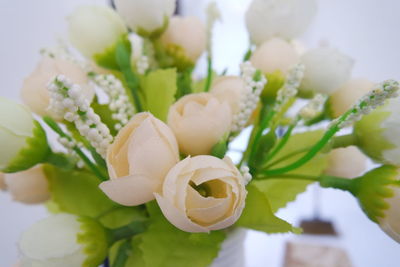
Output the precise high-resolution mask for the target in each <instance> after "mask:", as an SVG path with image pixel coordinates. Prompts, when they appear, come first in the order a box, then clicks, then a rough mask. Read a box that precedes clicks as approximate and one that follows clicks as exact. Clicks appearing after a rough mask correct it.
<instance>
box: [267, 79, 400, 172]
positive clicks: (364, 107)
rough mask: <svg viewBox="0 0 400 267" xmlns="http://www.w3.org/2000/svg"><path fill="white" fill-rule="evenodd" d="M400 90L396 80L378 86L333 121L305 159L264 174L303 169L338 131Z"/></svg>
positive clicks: (396, 94)
mask: <svg viewBox="0 0 400 267" xmlns="http://www.w3.org/2000/svg"><path fill="white" fill-rule="evenodd" d="M399 89H400V87H399V83H398V82H397V81H394V80H387V81H384V82H382V83H380V84H378V85H376V87H375V88H374V89H373V90H372V91H371V92H369V93H368V94H366V95H365V96H364V97H362V98H361V99H360V100H359V101H358V102H357V103H356V104H355V105H354V106H353V107H352V108H351V109H350V110H348V111H347V112H345V113H344V114H343V115H342V116H340V117H339V118H337V119H335V120H333V121H332V122H331V123H330V125H329V127H328V130H327V131H326V132H325V134H324V135H323V136H322V138H321V139H320V140H319V141H318V142H317V143H316V144H315V145H314V146H313V147H311V148H310V149H309V150H308V152H307V153H306V154H305V155H304V156H303V157H301V158H300V159H298V160H297V161H295V162H293V163H292V164H289V165H288V166H286V167H282V168H277V169H273V170H264V171H263V172H262V173H263V174H264V175H266V176H271V175H277V174H282V173H286V172H289V171H292V170H294V169H297V168H299V167H301V166H302V165H304V164H305V163H307V162H308V161H309V160H311V159H312V158H313V157H314V156H315V155H316V154H317V153H318V152H319V151H320V150H321V149H323V148H324V146H325V145H326V144H327V143H328V142H329V141H330V140H331V138H332V137H333V136H334V135H335V134H336V133H337V132H338V131H340V130H341V129H342V128H344V127H346V126H348V125H351V124H352V123H354V122H356V121H357V120H359V119H360V118H361V117H362V116H363V115H366V114H368V113H370V112H371V111H372V110H373V109H374V108H377V107H379V106H382V105H383V104H384V103H385V102H386V100H387V99H389V98H393V97H397V96H398V91H399Z"/></svg>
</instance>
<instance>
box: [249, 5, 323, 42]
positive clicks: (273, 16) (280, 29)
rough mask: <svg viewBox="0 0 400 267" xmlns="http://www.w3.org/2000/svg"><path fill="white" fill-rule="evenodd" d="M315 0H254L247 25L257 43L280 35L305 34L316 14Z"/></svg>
mask: <svg viewBox="0 0 400 267" xmlns="http://www.w3.org/2000/svg"><path fill="white" fill-rule="evenodd" d="M316 9H317V4H316V1H315V0H253V1H252V2H251V4H250V6H249V8H248V10H247V12H246V26H247V29H248V31H249V33H250V37H251V39H252V41H253V42H255V43H256V44H261V43H263V42H265V41H266V40H268V39H270V38H272V37H274V36H278V37H281V38H285V39H292V38H295V37H298V36H299V35H301V34H303V33H304V32H305V31H306V30H307V28H308V26H309V25H310V23H311V20H312V19H313V17H314V15H315V14H316Z"/></svg>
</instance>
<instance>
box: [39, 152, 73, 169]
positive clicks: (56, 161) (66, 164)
mask: <svg viewBox="0 0 400 267" xmlns="http://www.w3.org/2000/svg"><path fill="white" fill-rule="evenodd" d="M46 162H47V163H50V164H52V165H54V166H56V167H59V168H64V169H71V168H73V166H74V165H75V162H74V160H73V159H71V157H69V156H68V155H67V154H64V153H54V152H50V153H49V155H48V157H47V158H46Z"/></svg>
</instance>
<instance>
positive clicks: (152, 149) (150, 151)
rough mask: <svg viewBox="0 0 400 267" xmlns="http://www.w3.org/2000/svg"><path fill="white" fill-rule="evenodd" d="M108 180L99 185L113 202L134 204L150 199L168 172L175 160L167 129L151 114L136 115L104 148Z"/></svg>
mask: <svg viewBox="0 0 400 267" xmlns="http://www.w3.org/2000/svg"><path fill="white" fill-rule="evenodd" d="M106 160H107V166H108V172H109V175H110V180H109V181H106V182H103V183H101V184H100V188H101V189H102V190H103V191H104V193H105V194H106V195H107V196H108V197H109V198H111V199H112V200H113V201H115V202H117V203H119V204H122V205H126V206H135V205H139V204H143V203H146V202H148V201H150V200H152V199H154V195H153V192H157V191H159V190H160V188H161V185H162V183H163V181H164V178H165V175H166V174H167V173H168V171H169V170H170V169H171V168H172V166H174V165H175V164H176V163H177V162H178V161H179V151H178V145H177V142H176V139H175V137H174V134H173V133H172V131H171V129H170V128H169V127H168V126H167V125H166V124H165V123H163V122H162V121H160V120H159V119H157V118H155V117H154V116H153V115H152V114H150V113H147V112H143V113H138V114H136V115H135V116H134V117H133V118H132V119H131V120H130V121H129V123H128V124H127V125H126V126H125V127H124V128H122V129H121V130H120V131H119V133H118V135H117V136H116V138H115V140H114V142H113V143H112V144H111V146H110V147H109V148H108V151H107V159H106Z"/></svg>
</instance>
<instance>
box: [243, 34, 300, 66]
mask: <svg viewBox="0 0 400 267" xmlns="http://www.w3.org/2000/svg"><path fill="white" fill-rule="evenodd" d="M250 61H251V63H252V64H253V66H254V67H255V68H257V69H260V70H261V71H263V72H264V73H274V72H275V71H280V72H282V73H283V74H286V73H287V71H288V70H289V69H290V68H291V67H293V66H294V65H295V64H296V63H298V61H299V55H298V53H297V51H296V49H295V47H294V46H293V45H292V44H291V43H289V42H287V41H285V40H283V39H281V38H272V39H270V40H268V41H266V42H264V43H263V44H262V45H261V46H259V47H257V49H256V50H255V51H254V53H253V55H252V56H251V58H250Z"/></svg>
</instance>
